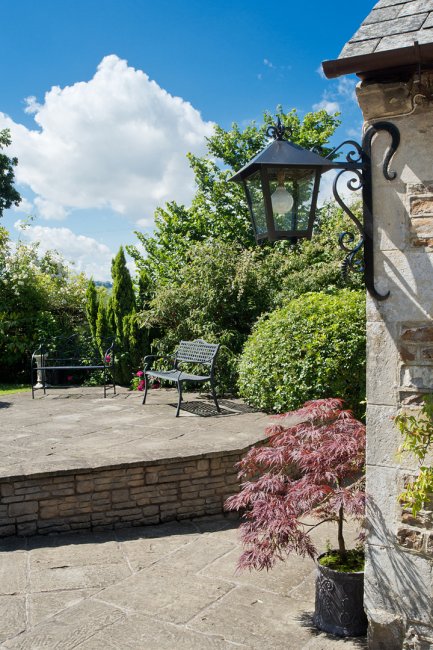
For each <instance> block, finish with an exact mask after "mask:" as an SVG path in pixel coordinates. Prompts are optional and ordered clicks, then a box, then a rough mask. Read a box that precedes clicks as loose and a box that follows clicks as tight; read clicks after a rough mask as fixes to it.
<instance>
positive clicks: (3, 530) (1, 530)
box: [0, 523, 16, 537]
mask: <svg viewBox="0 0 433 650" xmlns="http://www.w3.org/2000/svg"><path fill="white" fill-rule="evenodd" d="M15 534H16V528H15V524H12V523H11V524H7V525H6V526H0V537H9V535H15Z"/></svg>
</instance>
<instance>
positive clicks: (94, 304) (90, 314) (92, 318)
mask: <svg viewBox="0 0 433 650" xmlns="http://www.w3.org/2000/svg"><path fill="white" fill-rule="evenodd" d="M86 316H87V322H88V323H89V327H90V332H91V334H92V337H93V338H95V337H96V321H97V318H98V292H97V291H96V286H95V283H94V281H93V279H90V280H89V284H88V285H87V290H86Z"/></svg>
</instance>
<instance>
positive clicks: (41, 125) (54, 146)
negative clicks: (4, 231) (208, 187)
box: [0, 55, 212, 225]
mask: <svg viewBox="0 0 433 650" xmlns="http://www.w3.org/2000/svg"><path fill="white" fill-rule="evenodd" d="M26 103H27V108H26V109H25V110H26V112H27V113H29V114H32V115H33V117H34V120H35V123H36V125H37V128H35V129H27V128H26V127H25V126H23V125H22V124H18V123H16V122H14V121H13V120H12V119H10V118H9V117H8V116H7V115H5V114H2V113H0V128H10V130H11V135H12V147H11V150H12V151H13V155H16V156H17V157H18V159H19V165H18V167H17V168H16V178H17V181H18V182H19V183H21V184H23V185H24V186H28V187H30V188H31V190H32V191H33V192H34V193H35V194H36V199H35V205H36V207H37V208H38V211H39V214H40V216H42V217H43V218H45V219H63V218H65V216H66V215H67V214H69V212H70V211H71V210H72V209H100V210H103V209H112V210H114V211H115V212H117V213H119V214H121V215H127V216H128V217H129V218H130V219H132V220H135V221H138V220H139V219H140V220H141V222H142V223H143V220H145V221H146V222H147V224H148V225H151V224H152V222H153V220H152V217H153V211H154V209H155V208H156V207H157V206H158V205H161V204H163V203H164V202H165V201H169V200H176V201H179V202H184V203H188V202H189V201H190V199H191V197H192V195H193V192H194V182H193V175H192V172H191V170H190V169H189V166H188V161H187V160H186V158H185V155H186V153H187V152H188V151H191V152H193V153H196V154H199V155H200V154H202V153H203V152H204V150H205V140H204V138H205V136H209V135H210V134H211V132H212V124H211V123H210V122H204V121H203V120H202V118H201V116H200V113H199V112H198V111H197V110H196V109H195V108H193V106H191V104H189V103H188V102H186V101H184V100H183V99H182V98H180V97H173V96H172V95H170V94H169V93H168V92H166V91H165V90H164V89H162V88H161V87H160V86H158V84H157V83H156V82H155V81H151V80H150V79H149V77H148V76H147V75H146V74H145V73H144V72H142V71H141V70H135V69H134V68H132V67H129V66H128V64H127V62H126V61H124V60H121V59H119V58H118V57H117V56H115V55H110V56H106V57H105V58H104V59H103V60H102V61H101V63H100V64H99V66H98V69H97V71H96V73H95V75H94V77H93V78H92V79H90V81H87V82H84V81H83V82H77V83H75V84H74V85H72V86H66V87H65V88H59V87H57V86H54V87H53V88H51V90H50V91H49V92H47V93H46V94H45V97H44V101H43V102H41V103H39V102H38V101H37V99H36V98H35V97H29V98H27V100H26Z"/></svg>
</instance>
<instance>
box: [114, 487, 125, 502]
mask: <svg viewBox="0 0 433 650" xmlns="http://www.w3.org/2000/svg"><path fill="white" fill-rule="evenodd" d="M111 499H112V501H113V503H121V502H123V501H128V499H129V490H128V489H122V490H113V491H112V493H111Z"/></svg>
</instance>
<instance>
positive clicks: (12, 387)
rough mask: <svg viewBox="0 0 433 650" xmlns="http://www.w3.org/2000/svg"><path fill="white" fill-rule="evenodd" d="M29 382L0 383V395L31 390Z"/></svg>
mask: <svg viewBox="0 0 433 650" xmlns="http://www.w3.org/2000/svg"><path fill="white" fill-rule="evenodd" d="M31 389H32V387H31V386H30V384H0V395H11V394H12V393H26V392H28V391H29V390H31Z"/></svg>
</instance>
